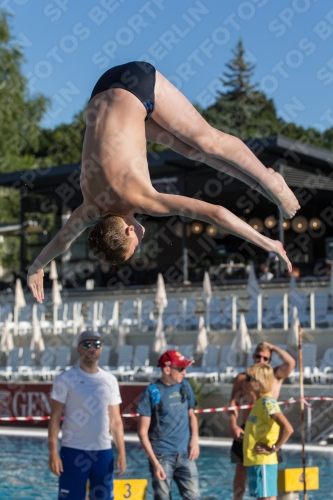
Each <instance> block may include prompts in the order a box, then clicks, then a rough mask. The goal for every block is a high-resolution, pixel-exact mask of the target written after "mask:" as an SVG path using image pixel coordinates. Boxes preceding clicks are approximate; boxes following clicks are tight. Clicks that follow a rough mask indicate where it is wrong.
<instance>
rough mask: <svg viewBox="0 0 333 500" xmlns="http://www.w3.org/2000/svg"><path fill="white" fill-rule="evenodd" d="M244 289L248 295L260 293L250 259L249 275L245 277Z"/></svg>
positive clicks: (254, 295) (253, 295)
mask: <svg viewBox="0 0 333 500" xmlns="http://www.w3.org/2000/svg"><path fill="white" fill-rule="evenodd" d="M246 291H247V293H248V295H250V297H257V296H258V295H259V294H260V287H259V285H258V281H257V277H256V273H255V270H254V265H253V262H252V261H250V269H249V275H248V278H247V287H246Z"/></svg>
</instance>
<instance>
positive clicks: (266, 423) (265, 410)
mask: <svg viewBox="0 0 333 500" xmlns="http://www.w3.org/2000/svg"><path fill="white" fill-rule="evenodd" d="M280 411H281V410H280V407H279V405H278V404H277V401H276V399H275V398H274V397H273V396H272V395H271V394H265V396H262V397H261V398H259V399H257V401H256V402H255V403H254V406H253V408H252V410H251V413H250V415H249V416H248V419H247V421H246V425H245V434H244V439H243V453H244V465H245V466H250V465H263V464H277V463H278V459H277V454H276V453H271V454H270V455H261V454H258V453H255V452H254V446H255V445H256V443H258V442H260V443H264V444H266V445H267V446H270V447H271V446H273V444H275V443H276V442H277V440H278V438H279V433H280V426H279V425H278V424H277V423H276V422H275V421H274V420H273V419H272V418H271V415H273V414H274V413H279V412H280Z"/></svg>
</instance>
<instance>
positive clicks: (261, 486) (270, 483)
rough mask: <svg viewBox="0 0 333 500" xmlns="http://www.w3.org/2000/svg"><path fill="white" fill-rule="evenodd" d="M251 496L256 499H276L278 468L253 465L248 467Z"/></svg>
mask: <svg viewBox="0 0 333 500" xmlns="http://www.w3.org/2000/svg"><path fill="white" fill-rule="evenodd" d="M246 475H247V480H248V485H249V490H250V495H251V496H252V497H255V498H267V497H276V496H277V494H278V491H277V479H278V478H277V476H278V466H277V464H276V465H251V466H250V467H246Z"/></svg>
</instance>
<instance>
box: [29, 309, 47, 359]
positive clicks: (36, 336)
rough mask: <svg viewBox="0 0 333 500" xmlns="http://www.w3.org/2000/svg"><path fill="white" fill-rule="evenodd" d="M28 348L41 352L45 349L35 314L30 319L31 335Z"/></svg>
mask: <svg viewBox="0 0 333 500" xmlns="http://www.w3.org/2000/svg"><path fill="white" fill-rule="evenodd" d="M30 350H31V351H36V352H42V351H44V350H45V344H44V340H43V336H42V331H41V329H40V324H39V321H38V318H37V317H36V316H35V315H34V317H33V321H32V337H31V342H30Z"/></svg>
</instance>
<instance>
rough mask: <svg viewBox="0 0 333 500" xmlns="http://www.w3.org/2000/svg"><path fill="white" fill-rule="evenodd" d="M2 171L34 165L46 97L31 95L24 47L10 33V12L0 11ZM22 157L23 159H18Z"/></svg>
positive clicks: (0, 163) (0, 134)
mask: <svg viewBox="0 0 333 500" xmlns="http://www.w3.org/2000/svg"><path fill="white" fill-rule="evenodd" d="M0 60H1V66H0V82H1V84H0V172H8V171H13V170H18V169H21V168H22V164H23V167H24V168H29V167H32V166H33V164H34V157H33V155H29V154H26V151H27V150H29V151H36V150H37V149H38V147H39V135H40V126H39V122H40V120H41V118H42V116H43V114H44V112H45V110H46V106H47V100H46V99H45V98H44V97H43V96H41V95H37V96H36V97H34V98H30V97H29V96H28V81H27V79H26V78H25V77H24V75H23V74H22V71H21V64H22V62H23V61H24V58H23V54H22V51H21V48H20V47H19V46H18V44H17V43H16V42H15V40H14V38H13V37H12V35H11V33H10V26H9V23H8V15H7V14H5V13H2V12H0ZM19 158H20V161H18V159H19Z"/></svg>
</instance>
